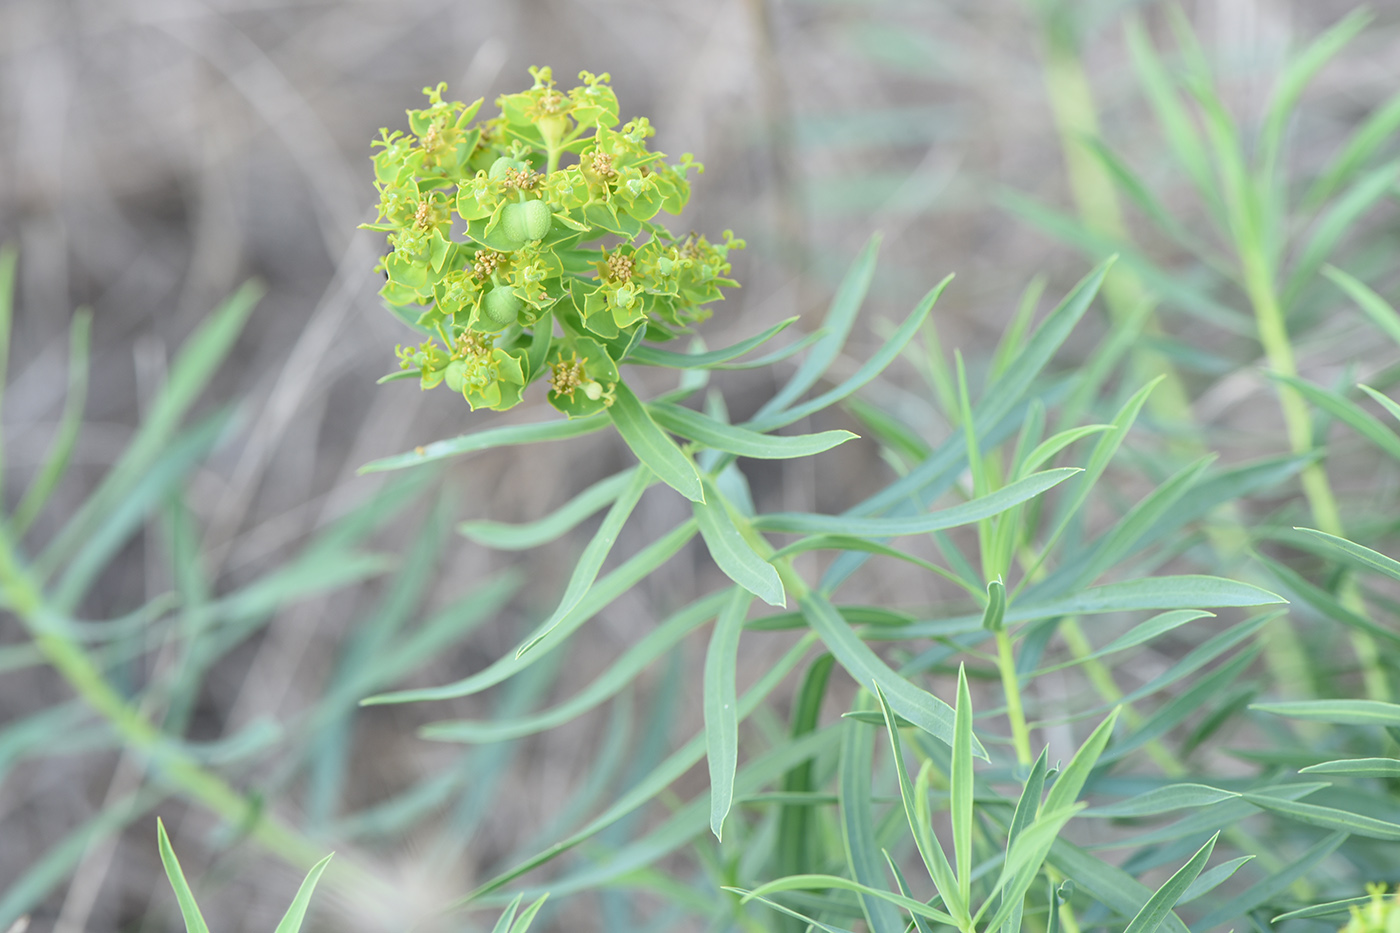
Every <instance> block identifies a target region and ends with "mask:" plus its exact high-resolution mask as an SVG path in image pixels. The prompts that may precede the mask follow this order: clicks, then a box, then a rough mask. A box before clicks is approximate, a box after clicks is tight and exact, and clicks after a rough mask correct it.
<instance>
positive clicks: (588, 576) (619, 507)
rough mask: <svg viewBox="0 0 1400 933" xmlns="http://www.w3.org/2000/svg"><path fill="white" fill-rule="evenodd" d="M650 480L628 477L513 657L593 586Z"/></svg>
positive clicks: (643, 472)
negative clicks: (550, 608) (559, 593)
mask: <svg viewBox="0 0 1400 933" xmlns="http://www.w3.org/2000/svg"><path fill="white" fill-rule="evenodd" d="M651 481H652V476H651V473H650V472H649V471H648V470H647V469H646V468H645V467H643V468H642V469H640V470H637V471H636V472H635V473H633V474H632V476H631V477H630V479H629V481H628V483H627V488H625V489H624V490H622V492H621V493H620V494H619V495H618V497H617V500H616V501H615V502H613V504H612V508H610V509H608V514H607V515H606V516H604V518H603V523H602V524H601V525H599V526H598V531H597V532H596V533H595V534H594V535H593V539H592V540H591V541H589V542H588V546H587V547H585V548H584V549H583V554H581V555H580V556H579V559H578V563H577V564H576V565H575V566H574V571H573V573H572V574H570V575H569V584H568V586H566V587H565V588H564V595H563V597H562V598H561V599H560V600H559V605H558V606H556V607H555V609H554V612H552V613H551V614H550V616H549V618H548V619H546V620H545V621H544V622H543V623H542V624H541V625H540V627H539V630H538V631H536V632H535V634H534V635H532V636H530V638H528V639H526V641H525V643H524V644H523V645H521V646H520V648H519V649H518V650H517V651H516V653H515V656H516V657H520V656H522V655H524V654H525V653H526V652H527V651H529V650H530V649H531V648H533V647H535V645H537V644H539V643H540V642H541V641H543V640H544V639H545V638H546V637H548V635H549V633H550V632H552V631H554V628H555V626H557V625H559V624H560V623H561V622H563V621H564V619H565V618H566V617H567V616H568V615H569V613H570V612H572V611H573V610H574V608H575V607H576V606H578V604H579V603H580V602H582V601H583V597H584V596H585V595H587V593H588V591H589V589H590V588H591V587H592V586H593V581H595V580H597V579H598V572H599V571H600V570H602V569H603V561H605V560H607V557H608V554H609V553H611V552H612V548H613V545H614V544H616V543H617V538H618V535H620V534H622V526H623V525H625V524H626V523H627V519H628V518H630V517H631V515H632V510H633V509H635V508H636V507H637V502H638V501H639V500H640V499H641V498H642V493H644V492H646V490H647V487H648V486H650V485H651Z"/></svg>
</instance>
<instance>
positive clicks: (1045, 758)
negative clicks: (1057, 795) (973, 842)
mask: <svg viewBox="0 0 1400 933" xmlns="http://www.w3.org/2000/svg"><path fill="white" fill-rule="evenodd" d="M1049 754H1050V750H1049V749H1048V748H1042V749H1041V750H1040V754H1039V755H1037V756H1036V759H1035V764H1033V765H1031V773H1030V774H1029V775H1028V776H1027V777H1026V783H1025V784H1024V785H1022V787H1021V796H1020V797H1019V798H1018V799H1017V800H1016V810H1015V812H1014V813H1013V814H1012V816H1011V824H1010V825H1009V826H1007V828H1006V844H1007V845H1008V846H1010V845H1011V844H1012V843H1014V842H1015V841H1016V837H1017V836H1019V835H1021V833H1022V831H1023V830H1025V828H1026V827H1027V826H1029V825H1030V824H1031V823H1032V822H1034V821H1035V817H1036V814H1037V813H1039V812H1040V798H1041V796H1042V795H1043V794H1044V793H1045V774H1046V771H1047V770H1048V767H1049Z"/></svg>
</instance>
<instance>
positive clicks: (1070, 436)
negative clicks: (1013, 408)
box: [1016, 424, 1113, 479]
mask: <svg viewBox="0 0 1400 933" xmlns="http://www.w3.org/2000/svg"><path fill="white" fill-rule="evenodd" d="M1111 430H1113V425H1111V424H1086V425H1084V426H1083V427H1078V428H1070V429H1069V430H1068V431H1060V432H1059V433H1057V434H1055V435H1053V436H1052V437H1048V438H1046V439H1045V440H1043V441H1041V442H1040V443H1039V444H1037V445H1036V447H1035V449H1034V450H1032V451H1031V452H1030V453H1029V454H1027V455H1026V458H1025V460H1023V461H1022V462H1021V463H1019V464H1018V465H1017V469H1016V478H1017V479H1021V478H1022V477H1025V476H1029V475H1030V474H1032V473H1034V472H1035V471H1036V469H1038V468H1039V467H1040V466H1041V465H1042V464H1044V463H1046V462H1047V461H1049V460H1050V459H1051V458H1052V457H1054V456H1055V455H1056V454H1057V453H1059V452H1060V451H1062V450H1064V449H1065V448H1066V447H1068V446H1069V445H1071V444H1073V443H1074V442H1075V441H1077V440H1080V439H1081V438H1085V437H1088V436H1089V435H1091V434H1102V433H1103V432H1104V431H1111Z"/></svg>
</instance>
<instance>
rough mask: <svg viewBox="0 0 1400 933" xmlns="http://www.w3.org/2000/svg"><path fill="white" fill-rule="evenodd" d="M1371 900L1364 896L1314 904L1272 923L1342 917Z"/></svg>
mask: <svg viewBox="0 0 1400 933" xmlns="http://www.w3.org/2000/svg"><path fill="white" fill-rule="evenodd" d="M1371 900H1372V898H1371V895H1369V894H1363V895H1361V896H1360V897H1346V898H1342V899H1341V900H1339V901H1327V902H1326V903H1323V904H1312V905H1309V906H1307V907H1300V908H1298V909H1297V910H1290V911H1289V912H1288V913H1286V914H1279V915H1278V916H1277V917H1274V918H1273V919H1272V920H1271V921H1270V922H1271V923H1282V922H1283V921H1284V920H1310V919H1312V918H1314V917H1330V916H1332V915H1334V914H1335V915H1337V916H1339V917H1342V916H1346V915H1347V914H1349V913H1351V908H1353V907H1360V906H1361V905H1362V904H1366V903H1368V902H1370V901H1371Z"/></svg>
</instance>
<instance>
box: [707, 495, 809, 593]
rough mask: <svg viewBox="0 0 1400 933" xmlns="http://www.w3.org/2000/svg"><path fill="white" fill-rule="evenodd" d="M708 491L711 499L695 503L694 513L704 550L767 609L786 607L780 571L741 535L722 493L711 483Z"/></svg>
mask: <svg viewBox="0 0 1400 933" xmlns="http://www.w3.org/2000/svg"><path fill="white" fill-rule="evenodd" d="M705 491H706V492H707V493H708V495H706V497H705V498H704V499H703V500H701V501H700V502H696V503H694V505H693V506H692V509H693V510H694V512H695V523H696V524H697V525H698V526H699V527H700V536H701V537H702V538H704V540H705V547H706V548H707V549H708V550H709V552H710V557H711V558H713V559H714V562H715V565H716V566H718V567H719V569H720V570H723V571H724V573H725V575H726V576H728V577H729V579H731V580H733V581H734V582H735V583H737V584H739V585H740V586H741V587H743V588H744V589H745V590H748V591H749V592H750V593H752V594H753V595H755V596H757V597H758V598H759V599H761V600H763V601H764V602H765V603H767V604H768V605H770V606H777V607H779V608H782V607H784V606H786V605H787V596H786V594H785V593H784V592H783V581H782V580H781V579H779V578H778V571H777V570H776V569H775V568H774V567H773V565H772V564H770V563H769V562H768V561H767V560H765V559H764V558H763V557H762V556H761V555H760V554H759V553H758V552H757V551H755V550H754V549H753V545H752V544H750V543H749V541H748V540H747V539H746V538H745V537H744V535H743V534H742V533H741V532H740V531H739V528H738V526H737V525H736V524H735V516H734V515H733V514H732V513H731V512H730V510H729V503H728V502H727V501H726V500H725V498H724V497H723V496H722V495H720V494H719V491H718V490H717V489H715V487H714V486H712V485H710V484H709V483H706V484H705ZM739 520H740V521H743V520H744V519H742V518H740V519H739Z"/></svg>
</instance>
